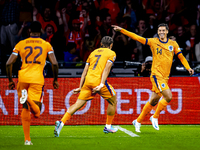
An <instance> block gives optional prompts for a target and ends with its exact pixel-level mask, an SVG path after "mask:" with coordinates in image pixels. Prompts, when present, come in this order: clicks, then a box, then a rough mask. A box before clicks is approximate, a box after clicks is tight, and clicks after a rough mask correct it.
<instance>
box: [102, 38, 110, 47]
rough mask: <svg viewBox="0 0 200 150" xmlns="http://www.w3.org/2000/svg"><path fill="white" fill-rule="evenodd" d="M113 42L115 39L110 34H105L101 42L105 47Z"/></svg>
mask: <svg viewBox="0 0 200 150" xmlns="http://www.w3.org/2000/svg"><path fill="white" fill-rule="evenodd" d="M112 43H113V39H112V37H110V36H104V37H103V38H102V39H101V44H102V46H103V47H109V46H110V45H111V44H112Z"/></svg>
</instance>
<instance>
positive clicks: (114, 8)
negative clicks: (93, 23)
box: [105, 0, 120, 24]
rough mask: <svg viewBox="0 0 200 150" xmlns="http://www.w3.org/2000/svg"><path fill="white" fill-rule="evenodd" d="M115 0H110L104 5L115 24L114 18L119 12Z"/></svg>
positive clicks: (116, 0)
mask: <svg viewBox="0 0 200 150" xmlns="http://www.w3.org/2000/svg"><path fill="white" fill-rule="evenodd" d="M117 2H118V0H112V1H110V2H108V3H107V4H106V5H105V8H107V9H108V10H109V11H108V13H109V14H110V15H111V23H112V24H116V18H117V15H118V13H119V12H120V9H119V6H118V3H117Z"/></svg>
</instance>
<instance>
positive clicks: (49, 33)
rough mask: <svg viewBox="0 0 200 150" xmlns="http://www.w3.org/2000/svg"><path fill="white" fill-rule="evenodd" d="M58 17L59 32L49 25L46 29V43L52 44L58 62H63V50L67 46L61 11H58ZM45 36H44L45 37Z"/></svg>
mask: <svg viewBox="0 0 200 150" xmlns="http://www.w3.org/2000/svg"><path fill="white" fill-rule="evenodd" d="M56 16H57V18H58V22H59V25H58V30H57V32H55V31H54V27H53V26H52V25H51V24H47V26H46V27H45V34H44V35H45V36H46V38H45V39H46V41H48V42H50V43H51V45H52V46H53V48H54V53H55V56H56V58H57V59H58V60H63V50H64V48H65V46H66V38H65V37H64V34H63V33H64V27H63V20H62V16H61V13H60V11H59V10H57V11H56ZM44 35H43V36H44Z"/></svg>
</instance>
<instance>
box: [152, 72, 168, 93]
mask: <svg viewBox="0 0 200 150" xmlns="http://www.w3.org/2000/svg"><path fill="white" fill-rule="evenodd" d="M150 80H151V83H152V91H153V92H155V93H156V94H158V95H159V96H160V97H161V96H162V94H161V93H162V91H164V90H167V89H169V86H168V79H163V78H157V77H156V76H155V75H153V76H151V77H150Z"/></svg>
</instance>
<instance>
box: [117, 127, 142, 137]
mask: <svg viewBox="0 0 200 150" xmlns="http://www.w3.org/2000/svg"><path fill="white" fill-rule="evenodd" d="M115 128H117V129H119V130H121V131H123V132H124V133H126V134H128V135H130V136H131V137H140V136H139V135H137V134H135V133H133V132H132V131H129V130H127V129H124V128H122V127H120V126H115Z"/></svg>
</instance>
